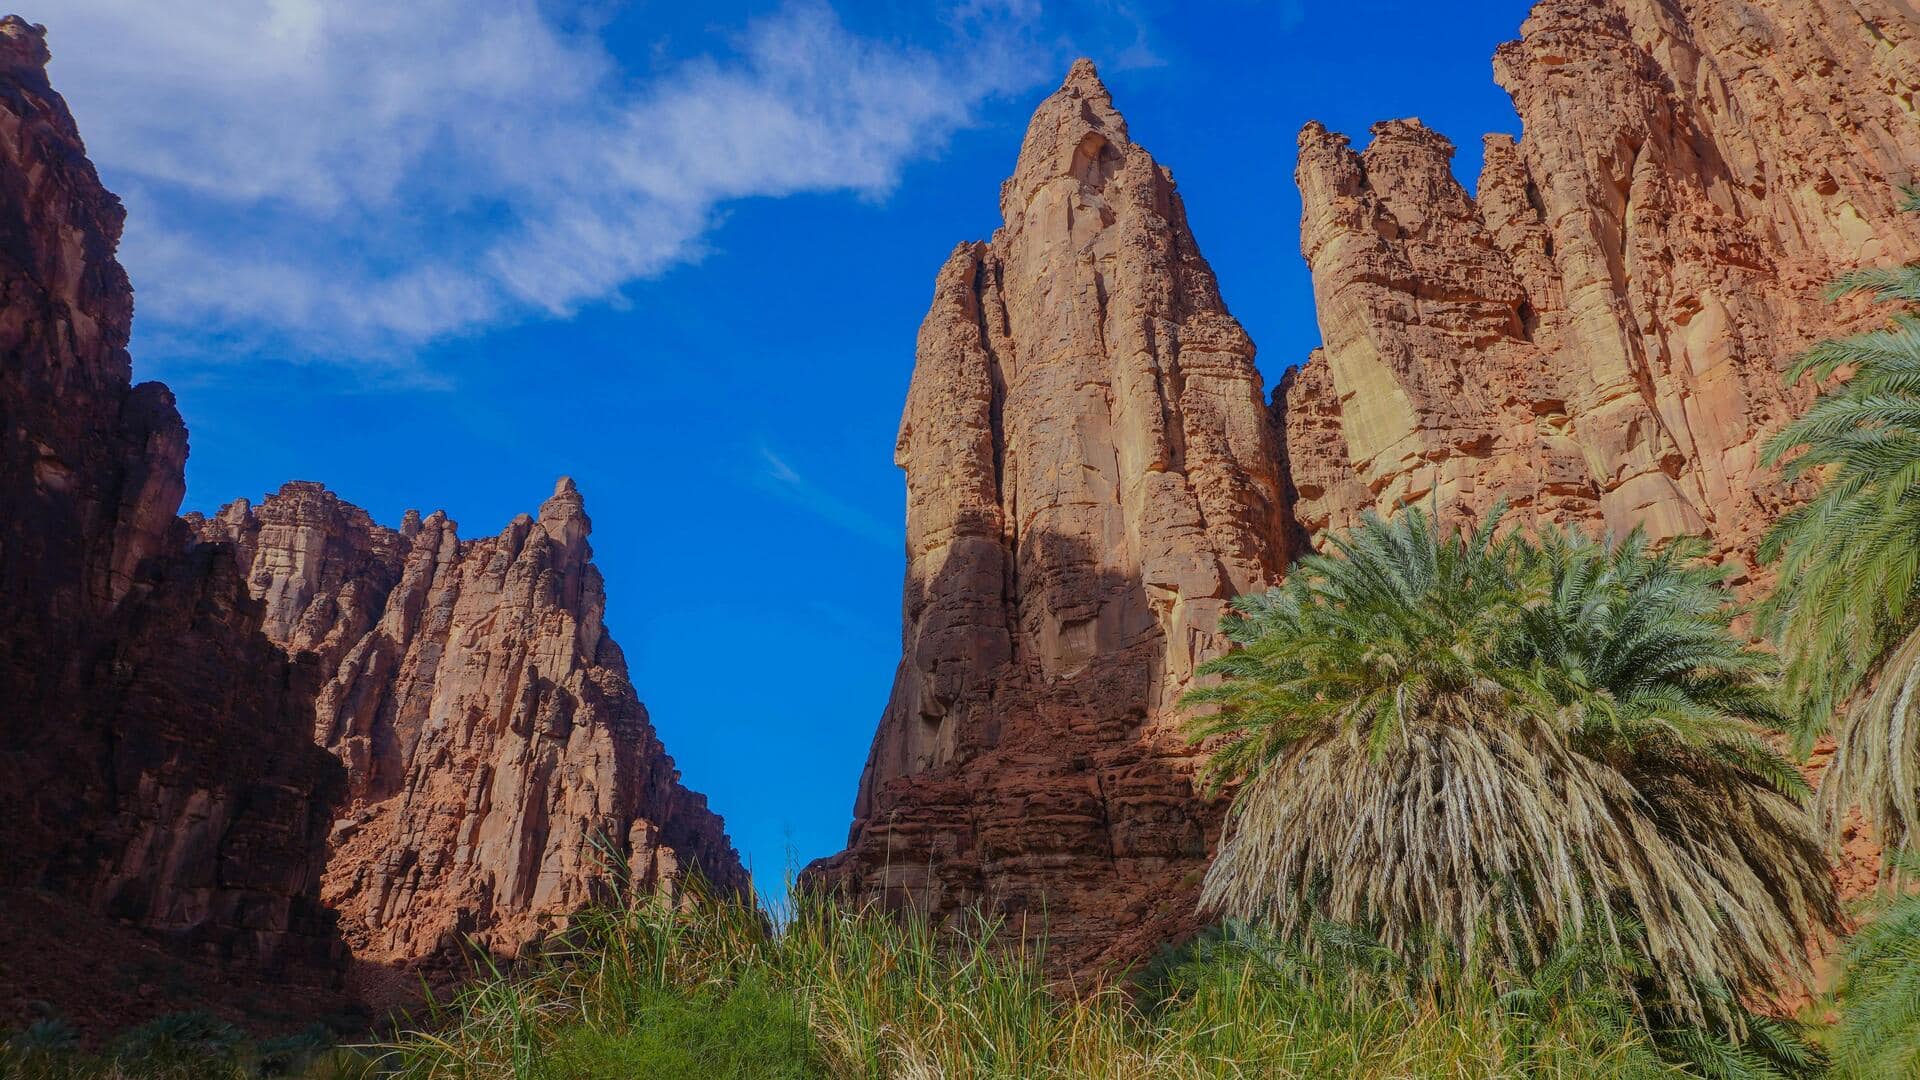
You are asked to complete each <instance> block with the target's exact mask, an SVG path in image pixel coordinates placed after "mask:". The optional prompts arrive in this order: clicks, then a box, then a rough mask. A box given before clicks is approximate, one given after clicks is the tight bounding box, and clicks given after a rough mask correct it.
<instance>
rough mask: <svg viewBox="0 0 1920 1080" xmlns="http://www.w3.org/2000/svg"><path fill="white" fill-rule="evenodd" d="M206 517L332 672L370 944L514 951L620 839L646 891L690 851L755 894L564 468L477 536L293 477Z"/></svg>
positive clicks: (715, 874) (403, 958) (378, 948)
mask: <svg viewBox="0 0 1920 1080" xmlns="http://www.w3.org/2000/svg"><path fill="white" fill-rule="evenodd" d="M195 525H196V527H197V528H198V531H199V535H200V536H201V537H202V538H203V539H204V540H208V541H217V542H221V543H224V544H231V545H232V546H233V547H234V548H235V549H236V550H237V551H238V552H239V554H240V558H241V562H242V563H243V565H245V566H247V567H248V571H247V582H248V585H249V586H250V587H251V589H252V591H253V594H254V595H255V596H256V597H258V598H259V599H260V600H261V602H262V603H263V604H264V606H265V626H266V629H267V633H268V634H269V635H270V636H272V637H273V638H274V640H275V641H277V642H279V643H280V644H281V645H283V646H285V647H286V648H287V649H288V651H290V652H294V653H300V652H302V651H311V652H312V653H313V654H315V656H316V659H317V660H318V665H317V666H318V667H319V668H320V669H321V670H322V671H323V673H324V676H323V683H322V686H321V688H320V691H319V694H318V698H317V705H316V709H315V712H314V729H313V735H314V739H315V740H316V741H317V742H318V744H319V745H321V746H324V747H327V748H328V749H330V750H332V751H333V752H334V753H335V754H336V755H338V756H339V758H340V759H341V760H342V761H343V762H344V763H345V764H346V766H347V775H348V778H349V785H350V795H349V799H348V802H347V804H346V805H345V806H344V807H343V808H342V809H341V810H340V811H339V820H338V822H336V824H335V826H334V830H333V835H332V838H331V844H330V853H329V857H328V862H327V870H326V880H325V891H324V895H325V898H326V901H327V903H328V904H329V905H330V906H332V907H334V908H336V909H337V910H338V911H339V912H340V916H341V928H342V931H343V933H344V934H345V936H346V938H347V940H348V941H349V942H350V943H351V944H352V946H353V952H354V956H355V958H356V959H357V960H366V961H372V962H387V963H399V964H407V963H411V962H414V961H418V960H422V959H425V958H428V957H432V956H434V955H435V954H437V953H441V952H443V951H445V950H446V949H448V948H449V947H451V946H453V945H455V944H457V942H458V941H459V940H460V939H462V938H465V937H471V938H473V939H475V940H477V941H479V942H481V943H482V944H484V945H486V946H488V947H490V948H492V949H495V950H497V951H500V952H504V953H512V952H514V951H515V950H517V949H518V948H519V947H520V946H522V945H524V944H525V943H526V942H528V941H529V940H531V939H532V938H534V937H535V936H537V935H538V934H540V933H541V932H542V931H543V930H545V929H548V928H551V927H553V926H555V925H556V924H558V923H559V922H561V921H563V920H564V919H565V917H566V916H567V915H569V914H570V913H572V912H574V911H576V910H578V909H579V908H580V907H581V906H582V905H584V904H585V903H587V902H588V901H590V900H591V899H592V898H593V896H594V894H595V890H596V888H599V887H600V886H601V885H602V884H603V883H604V882H605V881H606V880H607V879H608V873H607V868H608V865H609V864H608V856H609V855H610V854H617V856H618V857H619V858H621V859H624V860H625V861H626V863H627V864H628V866H629V868H630V873H631V874H632V877H633V879H634V880H635V882H636V883H637V884H639V885H641V886H643V887H645V886H653V885H671V884H673V883H675V882H677V881H678V880H679V879H680V878H681V875H682V874H683V873H685V872H686V871H688V870H689V869H691V868H693V867H696V866H697V867H698V868H699V869H700V871H701V872H702V873H703V874H704V875H705V876H706V877H707V878H708V879H709V880H710V881H711V882H713V883H714V884H716V885H718V886H719V887H720V888H722V889H725V890H729V891H737V890H743V889H745V888H746V884H747V882H746V874H745V872H744V870H743V869H742V867H741V864H740V860H739V857H738V856H737V855H736V854H735V853H734V851H733V848H732V846H731V844H729V843H728V841H727V837H726V833H725V830H724V827H723V824H722V822H721V820H720V818H719V816H718V815H716V814H714V813H713V812H712V811H710V810H709V809H708V808H707V805H706V799H705V797H704V796H701V795H697V794H695V793H693V792H691V791H688V790H687V789H686V788H685V787H683V786H681V784H680V782H679V776H678V773H677V772H676V771H675V769H674V765H673V759H671V758H669V757H668V756H667V755H666V752H665V750H664V749H663V748H662V747H661V745H660V741H659V739H658V738H656V737H655V735H654V731H653V726H652V724H651V723H650V722H649V721H648V719H647V713H646V710H645V709H644V708H643V707H642V706H641V704H640V702H639V701H638V700H637V699H636V698H635V696H634V693H633V688H632V686H631V685H630V684H629V683H628V681H627V673H626V660H625V658H624V657H623V656H622V654H621V652H620V648H619V646H618V645H616V644H614V642H613V640H612V639H611V638H610V637H608V636H607V634H606V631H605V627H604V626H603V624H602V617H603V615H604V612H605V608H606V598H605V593H604V590H603V588H602V583H601V579H600V572H599V570H597V569H596V568H595V567H594V565H593V563H592V561H591V555H592V551H591V549H590V548H589V547H588V545H587V534H588V532H589V530H590V528H591V523H590V522H589V520H588V518H587V515H586V511H585V507H584V505H583V503H582V501H581V498H580V494H579V492H578V491H576V490H575V488H574V485H573V482H572V481H570V480H564V479H563V480H561V481H560V483H559V485H558V487H557V488H556V489H555V491H554V493H553V497H552V498H550V499H548V500H547V501H546V503H545V504H543V505H542V506H541V507H540V513H539V516H538V517H537V518H536V517H528V516H526V515H524V514H523V515H521V516H520V517H518V518H516V519H514V521H513V522H512V523H511V524H509V525H508V526H507V528H506V529H505V530H504V531H503V532H501V533H500V535H498V536H495V537H488V538H484V539H479V540H470V541H463V540H461V539H460V538H459V537H458V535H457V534H456V527H455V525H454V523H453V522H452V521H450V520H448V519H447V516H446V515H445V514H443V513H437V512H436V513H434V514H431V515H428V516H427V517H426V518H424V519H422V518H421V517H420V516H419V515H418V514H417V513H413V512H409V513H408V514H407V516H406V519H405V521H404V522H403V523H402V525H401V527H400V528H399V529H397V530H396V529H390V528H386V527H384V526H381V525H378V524H376V523H375V522H374V521H373V520H372V518H371V517H369V516H368V515H367V513H366V512H365V511H363V510H361V509H359V508H358V507H355V506H352V505H349V504H347V503H345V502H343V501H341V500H340V499H339V498H337V497H336V496H334V495H333V494H332V493H331V492H329V491H327V490H326V489H325V488H323V487H321V486H320V485H318V484H313V483H305V482H298V481H296V482H293V483H289V484H287V485H285V486H284V487H282V488H281V489H280V491H279V492H278V493H276V494H274V495H270V496H268V497H267V498H266V499H265V500H263V501H262V502H261V503H260V505H259V506H258V507H254V506H251V505H249V504H248V503H246V502H244V501H241V502H236V503H233V504H231V505H229V506H227V507H226V508H224V509H223V510H221V512H220V513H219V514H217V515H215V516H214V517H213V518H211V519H207V520H196V521H195Z"/></svg>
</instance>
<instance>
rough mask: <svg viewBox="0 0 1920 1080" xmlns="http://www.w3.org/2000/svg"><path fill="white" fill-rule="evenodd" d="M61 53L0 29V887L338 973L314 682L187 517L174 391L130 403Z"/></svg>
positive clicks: (226, 949)
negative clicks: (322, 899) (327, 907)
mask: <svg viewBox="0 0 1920 1080" xmlns="http://www.w3.org/2000/svg"><path fill="white" fill-rule="evenodd" d="M47 59H48V53H47V47H46V43H45V40H44V36H43V33H42V31H41V30H40V29H39V28H37V27H34V26H30V25H29V24H27V23H25V22H23V21H21V20H20V19H18V18H14V17H8V18H6V19H3V20H0V283H3V284H0V702H4V705H0V879H3V880H4V884H5V885H6V886H8V887H17V888H26V889H32V890H39V891H40V892H41V893H42V894H44V895H50V896H53V897H57V898H59V899H60V901H61V902H62V903H63V904H65V905H67V906H68V907H69V908H70V910H69V914H68V915H67V916H66V917H67V918H68V919H71V920H79V919H82V918H83V917H85V916H86V915H87V914H88V913H96V914H105V915H108V916H111V917H114V918H116V919H122V920H126V921H130V922H132V923H134V924H136V925H139V926H142V927H145V928H148V929H149V930H153V931H159V932H162V933H164V934H165V935H167V936H168V937H170V938H172V939H174V940H175V941H177V942H180V943H182V944H188V945H191V946H193V947H194V951H195V952H196V953H198V954H200V955H205V956H212V957H215V958H223V959H231V960H236V961H241V962H243V963H244V964H245V965H247V966H252V967H281V966H284V965H285V964H288V963H295V964H302V965H306V966H308V967H314V966H318V967H319V968H321V969H331V968H332V967H333V966H334V964H335V961H336V960H337V958H338V956H339V945H338V941H337V939H336V938H335V937H334V934H333V927H332V919H331V917H330V916H329V915H328V914H327V913H326V912H324V911H323V910H322V909H321V907H320V905H319V904H318V903H317V894H318V888H319V883H320V873H319V870H320V854H321V850H322V841H323V839H324V837H325V833H326V827H327V822H328V820H329V813H328V810H329V806H330V804H331V803H332V801H333V800H334V798H335V797H336V795H337V794H338V793H339V791H340V790H341V788H342V787H343V785H342V784H341V782H340V780H341V770H340V768H339V766H338V765H337V764H336V763H335V762H334V761H333V760H331V759H330V758H329V757H328V756H327V755H326V754H325V753H324V752H322V751H320V750H319V749H318V748H317V747H315V746H313V745H312V742H311V740H310V738H309V735H308V731H309V722H310V717H311V716H312V695H313V692H314V690H315V688H316V687H317V685H318V681H319V680H318V674H319V673H318V670H317V668H316V667H315V666H314V665H312V664H308V663H295V662H291V661H289V660H288V659H287V657H286V655H285V654H284V653H283V652H282V651H281V650H280V649H279V648H277V647H275V646H274V644H273V643H272V642H270V641H268V640H267V639H266V637H265V636H264V635H262V634H261V633H260V631H259V625H260V612H259V607H258V605H257V604H256V603H255V602H254V601H253V600H252V599H251V598H250V597H249V596H248V595H247V592H246V588H245V585H244V582H243V581H242V580H241V577H240V575H239V573H238V571H237V569H236V568H235V566H234V565H233V560H232V558H231V556H230V555H229V554H227V553H226V552H224V551H221V550H218V549H211V548H205V549H198V550H190V549H189V540H190V537H189V534H188V531H187V529H186V528H185V526H184V525H182V524H181V522H180V521H179V520H178V519H177V518H176V517H175V516H174V515H175V512H176V511H177V510H178V509H179V504H180V497H181V494H182V493H183V491H184V490H185V480H184V475H183V472H182V469H183V465H184V463H185V460H186V454H187V432H186V427H185V426H184V425H183V424H182V423H181V421H180V415H179V413H178V412H176V411H175V409H174V405H173V397H172V395H171V394H170V393H169V392H168V391H167V389H166V387H164V386H161V385H159V384H158V383H144V384H142V385H140V386H132V385H130V382H131V378H130V376H131V365H130V361H129V358H128V355H127V349H126V346H127V336H128V331H129V327H130V323H131V320H132V316H133V293H132V290H131V289H130V288H129V286H128V284H127V278H126V275H125V273H123V272H122V270H121V269H120V265H119V263H118V262H116V261H115V259H114V248H115V245H116V244H117V243H118V241H119V237H120V228H121V222H122V218H123V212H122V210H121V207H120V203H119V201H118V200H117V199H115V198H114V197H113V196H112V195H111V194H109V193H108V192H107V191H106V190H105V189H104V188H103V187H101V185H100V180H99V178H98V176H97V175H96V174H95V172H94V169H93V166H92V165H91V164H89V163H88V161H87V159H86V155H85V148H84V147H83V146H82V145H81V142H80V137H79V134H78V132H77V131H76V130H75V127H74V122H73V117H72V116H71V115H70V114H69V113H68V111H67V107H66V104H65V102H63V101H62V100H61V98H60V96H59V95H58V94H56V93H55V92H54V91H53V90H52V88H51V87H49V86H48V84H47V77H46V70H45V68H46V63H47ZM5 989H9V990H22V988H20V987H11V986H10V987H6V988H5ZM33 989H34V988H25V990H24V991H23V992H25V991H32V990H33ZM40 989H41V990H42V991H45V992H47V993H48V994H49V995H51V994H53V993H54V992H56V991H58V990H59V989H61V988H58V987H50V988H40Z"/></svg>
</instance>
